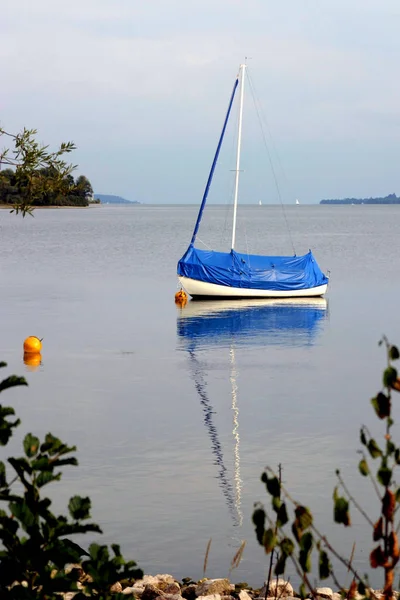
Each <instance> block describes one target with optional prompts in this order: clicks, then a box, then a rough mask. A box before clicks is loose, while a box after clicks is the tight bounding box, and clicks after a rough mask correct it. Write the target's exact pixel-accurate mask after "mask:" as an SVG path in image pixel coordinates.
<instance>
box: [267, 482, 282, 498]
mask: <svg viewBox="0 0 400 600" xmlns="http://www.w3.org/2000/svg"><path fill="white" fill-rule="evenodd" d="M265 485H266V488H267V490H268V493H269V494H271V496H273V497H274V498H279V496H280V495H281V486H280V483H279V479H278V478H277V477H271V479H268V477H267V481H266V483H265Z"/></svg>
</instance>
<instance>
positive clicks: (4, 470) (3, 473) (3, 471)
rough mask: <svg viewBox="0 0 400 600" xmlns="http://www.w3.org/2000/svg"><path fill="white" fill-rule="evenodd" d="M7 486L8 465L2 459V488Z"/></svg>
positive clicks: (0, 471)
mask: <svg viewBox="0 0 400 600" xmlns="http://www.w3.org/2000/svg"><path fill="white" fill-rule="evenodd" d="M4 487H7V479H6V465H5V464H4V463H3V462H2V461H0V488H4Z"/></svg>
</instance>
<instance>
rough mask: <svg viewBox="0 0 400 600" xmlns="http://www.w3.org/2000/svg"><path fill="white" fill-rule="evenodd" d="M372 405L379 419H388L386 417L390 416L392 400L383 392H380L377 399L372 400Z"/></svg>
mask: <svg viewBox="0 0 400 600" xmlns="http://www.w3.org/2000/svg"><path fill="white" fill-rule="evenodd" d="M371 404H372V406H373V407H374V410H375V413H376V415H377V417H378V418H379V419H386V417H388V416H389V415H390V408H391V406H390V398H388V396H385V394H383V393H382V392H379V394H378V395H377V396H375V398H372V399H371Z"/></svg>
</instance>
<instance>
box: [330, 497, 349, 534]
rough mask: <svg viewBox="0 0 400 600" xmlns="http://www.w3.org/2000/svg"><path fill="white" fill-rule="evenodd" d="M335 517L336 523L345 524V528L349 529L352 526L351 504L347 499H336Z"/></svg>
mask: <svg viewBox="0 0 400 600" xmlns="http://www.w3.org/2000/svg"><path fill="white" fill-rule="evenodd" d="M333 517H334V520H335V523H343V525H344V526H345V527H348V526H349V525H350V524H351V522H350V514H349V503H348V501H347V500H346V498H343V497H336V499H335V501H334V512H333Z"/></svg>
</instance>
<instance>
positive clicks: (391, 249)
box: [0, 206, 400, 585]
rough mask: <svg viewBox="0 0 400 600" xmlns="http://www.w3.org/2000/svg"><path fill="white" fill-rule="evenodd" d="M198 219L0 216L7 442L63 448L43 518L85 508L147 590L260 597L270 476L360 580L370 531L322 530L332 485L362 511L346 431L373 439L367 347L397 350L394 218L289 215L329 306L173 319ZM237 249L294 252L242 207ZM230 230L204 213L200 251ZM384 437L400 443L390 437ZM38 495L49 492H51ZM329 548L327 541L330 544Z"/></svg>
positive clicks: (130, 212) (195, 308)
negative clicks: (238, 555)
mask: <svg viewBox="0 0 400 600" xmlns="http://www.w3.org/2000/svg"><path fill="white" fill-rule="evenodd" d="M196 213H197V207H189V206H186V207H177V206H165V207H152V206H139V207H134V208H125V207H121V208H119V207H118V208H116V207H107V206H104V207H99V208H91V209H88V210H79V209H77V210H75V209H71V210H48V211H44V210H43V211H40V210H38V211H36V213H35V218H33V219H32V218H29V217H27V218H25V219H22V218H17V217H15V216H14V215H9V214H8V212H7V211H1V212H0V257H1V263H0V264H1V282H2V285H1V289H2V293H1V296H0V303H1V338H0V358H1V359H2V360H6V361H7V362H8V364H9V369H8V370H7V371H8V372H15V373H17V374H25V375H26V377H27V379H28V381H29V388H28V389H21V390H18V389H16V390H12V391H10V392H7V396H4V398H3V399H2V400H3V402H5V401H6V399H7V400H8V402H10V403H14V405H15V406H16V409H17V412H18V414H19V415H20V416H21V418H22V420H23V425H22V427H21V428H20V429H21V432H20V434H19V435H18V436H16V439H15V440H14V441H13V444H12V448H7V449H6V450H5V456H8V455H10V454H11V451H14V450H15V448H18V447H19V445H20V442H21V437H22V435H23V433H26V432H27V431H28V430H32V431H33V432H35V433H37V434H40V435H44V434H45V433H47V432H48V431H51V432H53V433H55V434H58V435H59V436H60V437H61V438H62V439H63V440H65V441H67V442H69V443H71V444H76V445H77V446H78V448H79V460H80V467H79V469H75V470H74V469H70V471H69V472H68V471H67V472H66V473H65V475H64V477H63V480H62V482H61V483H59V484H56V485H54V486H53V488H54V489H53V496H54V502H55V506H56V508H57V510H60V511H61V510H62V509H63V507H64V506H65V504H66V503H67V501H68V498H69V497H70V496H71V495H72V494H75V493H82V494H88V495H90V496H91V498H92V501H93V518H94V519H95V520H97V521H99V522H100V523H101V524H102V526H103V529H104V536H103V537H104V541H108V542H112V541H118V542H120V543H121V545H122V548H123V552H124V554H125V555H126V556H127V557H131V558H134V559H135V560H137V561H138V563H139V564H140V565H141V566H142V567H143V568H144V570H145V571H146V572H152V573H156V572H170V573H172V574H174V575H175V576H176V577H184V576H191V577H193V578H198V577H200V576H201V574H202V565H203V558H204V551H205V548H206V545H207V542H208V540H209V538H210V537H212V546H211V552H210V556H209V568H208V572H207V574H208V575H209V576H225V575H227V574H228V571H229V565H230V561H231V559H232V557H233V555H234V553H235V551H236V549H237V548H238V546H239V544H240V542H241V540H246V541H247V546H246V549H245V553H244V556H243V560H242V563H241V565H240V567H239V568H238V569H237V571H236V572H235V574H234V576H233V577H234V579H235V580H237V581H240V580H246V581H248V582H249V583H251V584H253V585H258V584H261V582H262V579H263V577H264V574H265V571H266V562H267V561H266V557H265V555H264V554H263V551H262V549H261V548H260V547H259V546H258V545H257V543H256V541H255V536H254V532H253V526H252V523H251V513H252V507H253V503H254V502H255V501H258V500H261V501H264V500H265V501H266V500H267V497H266V494H265V492H264V489H263V485H262V484H261V483H260V475H261V472H262V470H263V467H264V466H265V465H266V464H269V465H271V466H273V467H276V466H277V465H278V463H281V464H282V466H283V479H284V481H285V484H286V485H287V486H288V487H289V488H290V489H291V491H292V492H293V495H294V496H295V497H296V498H298V499H299V500H301V501H302V502H304V503H306V504H307V505H309V506H310V507H311V508H312V509H313V511H314V514H315V516H316V519H317V522H318V524H319V526H320V528H321V529H322V530H323V531H326V532H327V533H328V534H329V535H330V537H331V538H332V540H333V541H334V542H338V543H339V545H341V548H342V550H343V551H344V552H346V553H347V554H350V552H351V547H352V545H353V542H354V541H356V544H357V545H356V561H357V566H358V567H359V568H360V569H361V570H362V571H364V570H366V569H367V563H368V553H367V551H366V549H367V548H370V541H369V539H370V537H369V536H370V533H369V531H368V530H367V529H366V528H365V527H364V524H363V522H362V521H361V519H360V518H359V517H358V516H357V515H356V514H354V511H353V521H354V526H353V527H352V528H351V529H350V530H349V531H346V534H345V536H344V537H343V535H342V530H341V529H340V528H339V527H338V526H334V525H333V524H332V501H331V495H332V490H333V487H334V485H335V476H334V471H335V468H336V467H338V466H340V467H341V470H342V473H343V474H344V475H345V476H346V478H347V480H348V483H349V487H350V488H351V489H352V490H353V491H355V492H357V494H358V497H359V498H361V499H362V500H363V502H364V505H365V507H366V509H367V510H368V511H369V512H370V513H371V517H372V518H375V516H376V514H377V510H376V506H375V504H374V497H373V495H372V490H370V488H369V487H368V486H367V485H366V483H365V482H364V480H361V477H359V476H358V474H357V473H358V471H357V462H358V456H357V454H356V450H357V449H358V446H359V443H358V431H359V426H360V424H361V423H366V424H367V425H371V426H372V427H374V429H375V430H377V431H379V425H378V424H377V423H375V419H374V417H373V415H372V410H371V409H370V405H369V398H370V397H371V395H372V394H373V393H374V392H375V391H377V389H378V387H379V385H380V377H381V369H382V367H383V365H384V356H383V351H382V350H381V349H379V348H378V346H377V341H378V339H379V338H380V336H381V335H382V333H387V334H388V335H389V336H390V338H391V339H392V340H393V341H394V342H399V343H400V320H399V316H398V315H399V309H398V305H399V291H400V284H399V272H400V253H399V252H398V240H399V234H398V232H399V231H400V207H397V206H393V207H390V206H385V207H368V206H344V207H328V206H315V207H312V206H300V207H295V206H290V207H288V208H287V210H286V216H287V220H288V223H289V227H290V229H291V232H292V237H293V242H294V244H295V248H296V251H297V252H298V253H299V254H300V253H303V252H306V251H307V250H308V248H309V247H312V249H313V252H314V253H315V255H316V257H317V259H318V262H319V264H320V266H321V268H323V270H325V271H326V270H330V273H331V286H330V290H329V294H328V297H327V302H326V303H324V302H322V303H321V302H317V303H314V304H312V305H306V306H304V305H296V306H293V305H291V304H288V305H287V306H284V307H282V306H280V305H278V306H277V305H276V304H274V303H253V304H252V303H250V304H247V305H244V306H243V305H242V306H240V307H237V306H236V305H234V306H233V307H229V306H228V307H227V306H226V305H225V304H223V305H220V306H217V307H216V306H215V304H214V303H211V305H204V304H201V305H199V304H195V303H190V304H188V306H187V307H186V308H185V309H183V310H179V309H177V308H176V306H175V304H174V293H175V291H176V289H177V288H176V277H175V272H176V271H175V269H176V262H177V259H178V258H179V257H180V256H181V255H182V254H183V252H184V250H185V249H186V245H187V243H188V240H189V238H190V235H191V233H192V228H193V224H194V220H195V216H196ZM239 220H240V224H241V228H240V231H239V232H238V244H237V248H238V250H241V251H246V250H247V249H248V250H249V251H250V252H261V253H265V254H267V253H270V254H278V253H281V252H282V253H290V252H291V245H290V239H289V237H288V235H287V233H286V229H285V223H284V220H283V217H282V210H281V209H280V208H278V207H273V206H263V207H258V206H257V207H256V206H254V207H248V208H242V209H241V213H240V215H239ZM229 227H230V214H229V213H227V211H226V209H225V208H222V207H212V208H210V209H209V210H208V214H207V216H206V218H205V222H204V227H203V228H202V229H201V230H200V237H201V240H202V241H203V242H205V243H206V244H209V245H212V246H213V247H214V248H216V249H220V248H228V247H229V241H224V239H226V238H229ZM28 335H37V336H39V337H43V338H44V346H43V352H42V356H43V361H42V365H41V366H40V368H39V369H38V370H37V371H35V372H31V371H29V370H28V368H27V367H26V366H25V365H24V363H23V361H22V343H23V340H24V338H25V337H26V336H28ZM397 431H398V430H397ZM49 490H50V488H49ZM339 539H341V540H342V541H341V542H339Z"/></svg>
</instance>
